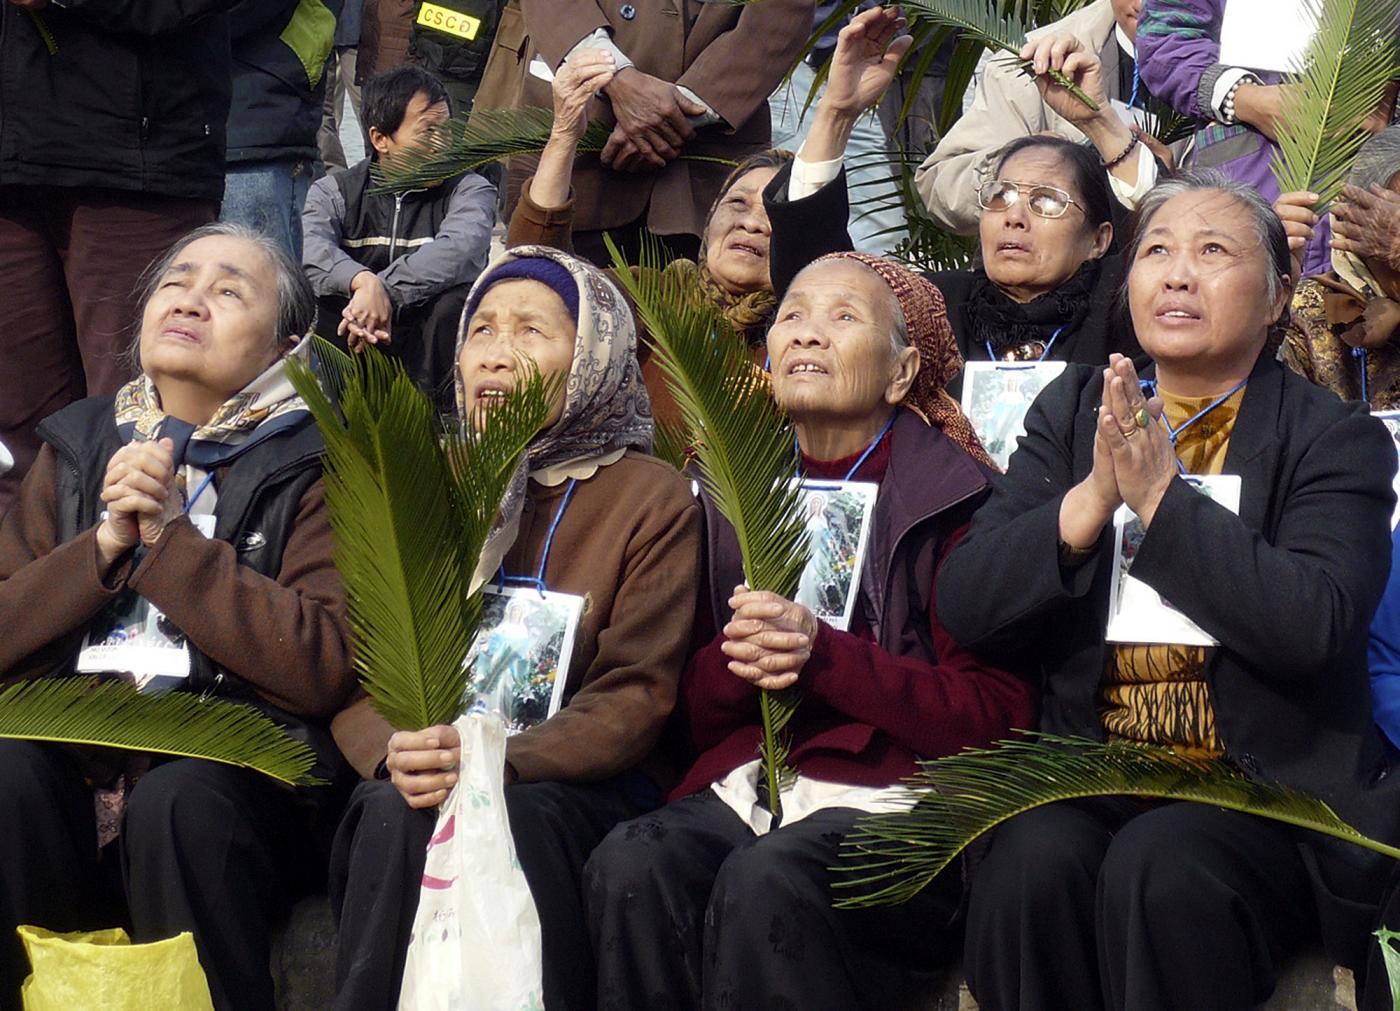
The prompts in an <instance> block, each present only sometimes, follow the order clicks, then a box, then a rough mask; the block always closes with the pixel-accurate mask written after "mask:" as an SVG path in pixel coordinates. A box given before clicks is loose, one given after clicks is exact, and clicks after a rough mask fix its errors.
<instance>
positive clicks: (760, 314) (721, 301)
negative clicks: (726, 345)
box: [666, 243, 778, 348]
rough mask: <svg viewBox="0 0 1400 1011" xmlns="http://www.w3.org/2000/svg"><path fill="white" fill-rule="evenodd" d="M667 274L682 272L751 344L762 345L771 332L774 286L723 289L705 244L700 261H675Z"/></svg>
mask: <svg viewBox="0 0 1400 1011" xmlns="http://www.w3.org/2000/svg"><path fill="white" fill-rule="evenodd" d="M666 273H668V274H679V275H680V276H681V277H683V278H685V279H686V280H687V281H688V282H689V283H690V284H691V285H693V286H694V287H696V288H697V289H699V290H700V291H701V292H702V293H703V294H704V295H705V297H706V298H707V299H708V300H709V301H711V302H713V303H714V304H715V305H717V306H719V310H720V312H721V313H723V314H724V317H725V319H727V320H729V322H730V324H731V325H732V326H733V327H734V332H735V333H736V334H738V335H739V336H740V337H741V338H743V340H744V343H746V344H747V345H748V346H749V347H751V348H752V347H757V346H758V345H760V344H762V343H763V341H764V339H765V338H766V337H767V335H768V327H769V326H770V325H771V324H772V322H773V314H774V313H776V312H777V311H778V297H777V296H776V295H774V294H773V289H771V288H764V289H763V290H761V291H751V292H749V293H748V294H745V295H735V294H733V293H732V292H730V291H729V290H727V289H726V288H724V287H723V286H722V285H721V284H720V283H719V282H718V281H716V280H715V278H714V275H713V274H711V273H710V268H709V267H708V266H707V265H706V263H705V247H704V245H703V243H702V244H701V247H700V262H699V263H698V264H697V263H694V262H692V261H690V260H672V261H671V262H670V263H668V264H667V265H666Z"/></svg>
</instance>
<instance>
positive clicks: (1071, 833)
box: [964, 799, 1316, 1011]
mask: <svg viewBox="0 0 1400 1011" xmlns="http://www.w3.org/2000/svg"><path fill="white" fill-rule="evenodd" d="M1313 909H1314V903H1313V900H1312V893H1311V888H1310V885H1309V879H1308V875H1307V872H1306V869H1305V867H1304V864H1303V860H1302V857H1301V856H1300V855H1299V852H1298V845H1297V837H1296V835H1295V834H1294V833H1293V832H1292V831H1291V830H1290V829H1288V828H1287V827H1286V826H1283V825H1280V824H1278V823H1276V822H1271V821H1267V820H1264V819H1260V818H1254V817H1251V816H1249V815H1244V814H1239V813H1236V812H1233V811H1225V810H1222V809H1220V808H1214V807H1208V806H1206V805H1203V804H1190V803H1178V804H1165V805H1162V806H1157V807H1147V806H1145V805H1143V804H1141V803H1139V802H1137V801H1133V800H1128V799H1104V800H1094V801H1065V802H1061V803H1058V804H1050V805H1047V806H1045V807H1040V808H1036V809H1035V810H1032V811H1027V812H1026V813H1025V814H1021V815H1018V816H1016V817H1015V818H1013V819H1011V820H1010V821H1008V822H1007V823H1006V824H1004V825H1003V826H1002V827H1001V828H999V829H997V831H996V833H995V835H994V836H993V837H992V841H991V844H990V846H989V848H988V850H987V853H986V856H985V858H984V860H983V862H982V863H981V865H980V866H979V867H978V869H977V873H976V876H975V877H974V879H973V882H972V890H971V898H970V902H969V907H968V914H967V942H966V955H965V959H964V967H965V968H966V970H967V981H968V986H969V988H970V989H971V990H972V995H973V996H974V997H976V998H977V1001H978V1004H979V1005H980V1006H981V1007H982V1008H983V1011H1010V1009H1013V1008H1022V1009H1043V1011H1062V1009H1065V1008H1074V1009H1076V1011H1094V1009H1097V1008H1113V1009H1118V1008H1127V1009H1131V1011H1155V1009H1161V1011H1182V1009H1185V1008H1190V1009H1191V1011H1212V1009H1217V1008H1218V1009H1226V1011H1242V1009H1248V1008H1252V1007H1254V1006H1255V1005H1257V1004H1258V1003H1260V1002H1261V1001H1263V1000H1264V999H1266V998H1267V997H1268V996H1269V994H1270V993H1272V992H1273V989H1274V984H1275V982H1276V977H1277V970H1278V968H1279V966H1280V965H1281V964H1282V963H1283V961H1284V960H1285V959H1286V958H1287V957H1288V956H1289V955H1290V954H1291V953H1292V952H1293V951H1294V950H1296V949H1297V948H1298V947H1299V946H1300V945H1301V944H1302V943H1303V942H1305V941H1306V940H1308V939H1309V937H1310V932H1311V931H1313V930H1315V927H1314V922H1315V920H1316V914H1315V913H1314V912H1313Z"/></svg>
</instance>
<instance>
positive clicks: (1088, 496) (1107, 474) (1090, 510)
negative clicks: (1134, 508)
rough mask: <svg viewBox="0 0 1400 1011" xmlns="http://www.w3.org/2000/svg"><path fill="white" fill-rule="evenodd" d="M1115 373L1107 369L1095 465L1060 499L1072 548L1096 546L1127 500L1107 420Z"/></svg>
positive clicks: (1066, 539)
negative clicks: (1121, 492)
mask: <svg viewBox="0 0 1400 1011" xmlns="http://www.w3.org/2000/svg"><path fill="white" fill-rule="evenodd" d="M1113 374H1114V373H1113V369H1112V368H1107V369H1104V370H1103V398H1102V400H1101V401H1100V404H1099V415H1098V416H1099V424H1098V429H1097V430H1096V431H1095V433H1094V466H1093V469H1092V470H1090V471H1089V476H1088V477H1086V478H1085V479H1084V480H1083V481H1080V482H1079V483H1078V484H1077V485H1075V486H1074V487H1073V488H1071V489H1070V490H1069V491H1067V492H1065V497H1064V498H1063V499H1061V500H1060V540H1061V541H1063V542H1064V543H1065V544H1067V545H1069V546H1070V547H1071V548H1078V549H1085V548H1091V547H1093V545H1094V543H1095V542H1096V541H1097V540H1098V539H1099V535H1100V534H1101V533H1103V528H1104V527H1105V526H1107V525H1108V521H1109V520H1111V519H1113V514H1114V512H1115V511H1116V510H1117V509H1118V507H1119V506H1120V505H1122V504H1123V497H1122V496H1121V495H1119V494H1118V476H1117V475H1116V474H1114V472H1113V453H1112V451H1111V450H1110V448H1109V443H1108V438H1107V436H1106V435H1105V434H1104V424H1103V422H1104V419H1105V418H1107V417H1111V416H1112V413H1113V412H1112V408H1111V407H1110V405H1109V396H1108V394H1109V383H1110V381H1111V380H1112V378H1113Z"/></svg>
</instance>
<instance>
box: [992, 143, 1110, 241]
mask: <svg viewBox="0 0 1400 1011" xmlns="http://www.w3.org/2000/svg"><path fill="white" fill-rule="evenodd" d="M1033 147H1044V148H1049V149H1050V150H1052V151H1054V152H1055V153H1056V154H1058V155H1059V156H1060V157H1061V158H1062V159H1064V162H1065V164H1066V165H1068V166H1069V171H1070V174H1071V175H1072V176H1073V177H1074V188H1075V189H1077V190H1078V191H1079V197H1080V199H1081V200H1083V201H1084V217H1085V218H1086V219H1087V220H1088V222H1089V228H1090V230H1093V229H1096V228H1098V227H1099V226H1100V225H1102V224H1103V223H1104V222H1108V223H1109V224H1112V223H1113V203H1114V196H1113V190H1112V189H1110V188H1109V184H1108V172H1107V171H1106V170H1105V169H1104V167H1103V164H1102V163H1101V162H1100V161H1099V156H1098V153H1097V152H1095V151H1093V150H1091V149H1090V148H1088V147H1086V146H1085V145H1083V144H1076V143H1075V142H1074V141H1072V140H1065V139H1064V138H1063V137H1043V136H1040V135H1033V136H1030V137H1017V138H1016V139H1015V140H1013V141H1011V143H1009V144H1007V145H1006V146H1005V147H1003V148H1002V149H1001V151H1000V152H999V153H998V154H997V160H996V176H997V177H998V178H1000V176H1001V170H1002V168H1003V167H1005V165H1006V163H1007V162H1008V161H1010V160H1011V157H1012V156H1013V155H1017V154H1020V153H1021V152H1022V151H1025V150H1027V149H1028V148H1033Z"/></svg>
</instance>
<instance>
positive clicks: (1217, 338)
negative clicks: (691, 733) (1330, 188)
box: [938, 174, 1400, 1011]
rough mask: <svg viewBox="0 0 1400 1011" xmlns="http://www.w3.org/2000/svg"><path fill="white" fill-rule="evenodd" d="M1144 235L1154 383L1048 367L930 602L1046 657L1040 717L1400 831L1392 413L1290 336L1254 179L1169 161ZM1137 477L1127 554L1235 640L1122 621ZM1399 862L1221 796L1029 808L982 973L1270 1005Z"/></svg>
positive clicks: (1129, 375)
mask: <svg viewBox="0 0 1400 1011" xmlns="http://www.w3.org/2000/svg"><path fill="white" fill-rule="evenodd" d="M1127 259H1128V264H1129V273H1128V285H1127V294H1128V301H1129V307H1130V309H1131V312H1132V316H1133V322H1134V324H1135V326H1136V328H1137V334H1138V338H1139V340H1141V342H1142V346H1143V349H1144V350H1145V351H1146V352H1147V353H1148V354H1149V355H1150V356H1151V357H1152V359H1153V364H1152V365H1151V366H1149V367H1148V368H1147V369H1146V370H1145V372H1144V376H1145V377H1146V378H1147V379H1148V381H1149V383H1152V384H1155V394H1153V395H1149V394H1151V393H1152V391H1151V390H1150V389H1149V390H1146V391H1144V390H1143V389H1142V388H1141V387H1140V385H1139V376H1138V375H1137V374H1136V373H1135V372H1134V370H1133V367H1132V365H1131V363H1130V362H1128V361H1126V360H1125V359H1123V358H1120V357H1117V356H1114V357H1113V358H1112V360H1111V361H1110V362H1109V364H1108V367H1107V368H1103V369H1095V368H1091V367H1088V366H1070V367H1069V368H1068V369H1067V370H1066V372H1065V374H1064V375H1063V376H1061V377H1060V378H1059V379H1058V380H1056V381H1055V382H1054V383H1053V384H1051V385H1050V386H1049V387H1047V388H1046V389H1045V391H1044V392H1043V393H1042V395H1041V396H1040V398H1039V399H1038V400H1037V401H1036V402H1035V404H1034V406H1033V407H1032V408H1031V411H1030V414H1029V415H1028V417H1027V419H1026V428H1027V432H1028V434H1027V436H1026V437H1025V439H1024V440H1023V441H1022V443H1021V448H1020V449H1019V450H1018V451H1017V453H1016V455H1015V456H1014V457H1013V458H1012V461H1011V467H1010V469H1009V471H1008V472H1007V475H1006V478H1005V480H1004V481H1003V482H1002V483H1000V484H999V485H997V486H996V488H995V490H994V491H993V493H992V497H991V499H990V501H989V502H988V503H987V505H986V506H984V507H983V508H982V510H981V511H979V512H978V513H977V515H976V516H974V517H973V520H972V527H971V530H970V532H969V534H968V536H967V538H966V540H965V541H964V542H963V543H962V544H960V545H959V546H958V547H956V548H955V549H954V550H953V552H952V554H951V555H950V556H949V558H948V560H947V562H946V563H945V564H944V570H943V573H942V575H941V578H940V582H939V586H938V590H939V613H940V614H941V615H942V616H943V618H944V620H945V621H946V623H947V625H948V627H949V629H950V631H951V632H952V633H953V635H954V636H955V637H957V638H958V639H959V641H961V642H963V643H965V644H966V645H968V646H969V647H971V648H973V649H979V650H982V651H986V652H988V653H989V654H990V655H992V656H998V657H1001V658H1003V661H1004V662H1008V663H1018V662H1019V663H1024V664H1028V665H1033V667H1034V669H1038V670H1039V671H1040V672H1041V677H1042V679H1043V696H1042V697H1043V700H1044V702H1043V717H1042V726H1043V729H1044V730H1045V731H1047V732H1050V733H1054V734H1061V735H1077V736H1084V737H1092V738H1098V739H1117V740H1124V741H1131V742H1139V743H1142V744H1150V745H1157V746H1161V747H1167V748H1171V749H1174V750H1176V751H1178V752H1184V753H1188V754H1192V755H1198V756H1205V757H1211V758H1216V759H1220V760H1223V761H1225V762H1227V763H1230V764H1231V765H1234V766H1235V767H1236V768H1238V769H1239V771H1240V772H1242V773H1243V774H1244V775H1246V776H1249V777H1251V778H1255V779H1258V780H1260V781H1261V782H1279V783H1282V784H1284V785H1285V786H1289V787H1293V788H1295V789H1298V790H1302V791H1305V792H1307V793H1310V794H1312V795H1314V796H1318V797H1321V798H1324V799H1325V800H1326V801H1327V802H1328V803H1329V804H1330V805H1332V807H1333V808H1334V809H1335V810H1336V811H1337V813H1338V814H1339V815H1341V817H1342V818H1344V819H1346V820H1347V821H1349V822H1350V823H1351V824H1353V825H1356V826H1357V827H1359V828H1360V829H1361V831H1363V832H1365V833H1368V834H1370V835H1372V836H1374V837H1378V838H1382V839H1387V840H1394V839H1395V838H1396V836H1397V834H1400V832H1398V831H1397V830H1400V825H1397V821H1398V820H1400V819H1398V818H1397V815H1400V804H1396V803H1395V801H1394V800H1393V799H1391V800H1385V801H1382V800H1381V798H1379V797H1378V796H1377V795H1376V794H1377V784H1378V783H1379V781H1380V780H1381V779H1383V778H1384V777H1385V775H1386V773H1387V760H1386V758H1385V754H1384V751H1383V749H1382V745H1381V741H1380V738H1379V736H1378V732H1377V731H1376V728H1375V726H1374V724H1373V722H1372V718H1371V707H1370V701H1369V694H1368V686H1367V671H1366V632H1367V623H1368V622H1369V620H1370V617H1371V614H1372V612H1373V610H1374V609H1375V606H1376V602H1377V600H1378V599H1379V596H1380V593H1381V591H1382V589H1383V587H1384V585H1385V579H1386V568H1387V565H1386V558H1387V557H1388V554H1387V547H1388V544H1389V540H1388V533H1389V517H1390V512H1389V510H1390V508H1391V505H1392V502H1393V496H1392V495H1391V493H1390V491H1389V490H1388V488H1387V484H1388V482H1389V481H1390V474H1389V472H1388V470H1386V468H1383V467H1377V466H1376V465H1375V463H1374V461H1375V460H1376V459H1380V458H1382V457H1383V454H1384V451H1385V441H1386V438H1387V435H1386V432H1385V430H1384V428H1383V427H1382V426H1381V425H1380V424H1379V423H1378V422H1376V421H1374V420H1373V419H1371V418H1368V417H1367V416H1366V413H1365V409H1364V408H1363V407H1361V406H1358V405H1355V404H1347V403H1343V402H1342V401H1340V400H1338V399H1337V397H1336V396H1335V395H1333V394H1331V393H1330V392H1328V391H1325V390H1319V389H1317V388H1316V387H1313V386H1311V385H1309V384H1308V383H1307V382H1306V381H1304V380H1302V379H1301V378H1299V377H1298V376H1296V375H1295V374H1293V373H1292V372H1290V371H1288V370H1287V369H1285V368H1284V367H1283V366H1282V365H1281V364H1279V363H1278V362H1277V361H1276V360H1275V350H1276V348H1277V341H1278V339H1279V337H1280V335H1281V334H1280V324H1281V322H1282V320H1283V317H1284V313H1285V310H1286V306H1287V303H1288V296H1289V287H1290V282H1289V255H1288V241H1287V237H1286V236H1285V233H1284V230H1283V226H1282V224H1281V223H1280V222H1279V219H1278V217H1277V216H1276V215H1275V214H1274V213H1273V211H1272V210H1271V209H1270V208H1269V207H1268V205H1267V204H1266V203H1264V201H1263V200H1262V198H1260V197H1259V196H1258V194H1257V193H1255V191H1253V190H1251V189H1248V188H1246V187H1243V186H1240V185H1239V184H1236V183H1231V182H1228V181H1226V180H1225V179H1224V178H1223V177H1221V176H1217V175H1213V174H1201V175H1191V174H1188V175H1185V176H1182V177H1180V178H1178V179H1174V180H1172V181H1169V182H1166V183H1163V184H1161V185H1159V186H1158V187H1157V188H1156V189H1155V190H1153V192H1152V193H1151V194H1149V196H1148V197H1147V198H1146V200H1145V201H1144V203H1143V205H1142V207H1141V208H1140V211H1139V216H1138V221H1137V223H1136V228H1135V231H1134V235H1133V239H1132V243H1131V245H1130V247H1129V250H1128V253H1127ZM1221 474H1224V475H1237V476H1238V478H1239V480H1240V489H1241V492H1240V501H1239V508H1238V512H1235V511H1232V510H1231V509H1229V508H1227V507H1226V506H1225V505H1222V504H1221V503H1220V502H1217V501H1213V500H1212V499H1211V498H1210V497H1208V496H1207V495H1203V494H1200V493H1198V492H1197V490H1196V489H1195V488H1194V487H1193V484H1192V482H1188V480H1187V478H1188V477H1191V478H1192V479H1193V480H1195V479H1196V478H1197V476H1200V475H1221ZM1217 480H1219V479H1217ZM1122 505H1126V506H1127V507H1128V508H1129V509H1131V510H1132V511H1133V512H1134V513H1136V514H1137V516H1138V518H1139V521H1140V524H1141V527H1142V529H1143V533H1142V536H1141V540H1140V542H1138V543H1137V544H1136V546H1135V551H1134V552H1133V560H1132V574H1133V576H1135V577H1136V578H1137V579H1139V580H1141V581H1142V582H1143V583H1145V584H1146V585H1147V586H1148V587H1150V588H1151V589H1152V590H1154V591H1156V592H1157V593H1158V594H1160V595H1161V596H1162V598H1164V599H1165V600H1166V601H1169V602H1170V605H1171V606H1172V607H1173V608H1174V609H1175V610H1176V611H1178V612H1180V613H1181V614H1184V615H1185V616H1186V617H1187V618H1189V619H1190V620H1191V621H1192V622H1194V623H1196V625H1198V626H1199V627H1200V629H1202V630H1203V631H1204V632H1205V633H1207V634H1208V636H1209V637H1211V638H1213V639H1214V640H1216V641H1217V642H1218V645H1215V646H1194V645H1184V644H1146V643H1134V642H1108V641H1106V637H1105V618H1106V616H1107V614H1108V608H1109V593H1110V583H1111V581H1112V580H1113V579H1114V578H1115V576H1116V565H1115V561H1114V550H1113V540H1114V538H1113V534H1114V525H1113V516H1114V514H1115V512H1116V511H1117V510H1118V509H1119V508H1120V506H1122ZM1388 870H1389V868H1388V867H1387V866H1384V865H1383V862H1382V861H1380V859H1379V858H1376V859H1374V860H1373V859H1372V858H1371V855H1370V854H1369V853H1368V852H1367V851H1364V850H1360V849H1356V848H1354V847H1347V846H1339V845H1335V844H1332V843H1330V842H1327V841H1325V840H1323V839H1322V838H1321V837H1318V836H1313V835H1310V834H1308V833H1306V832H1302V831H1298V830H1294V829H1291V828H1288V827H1285V826H1283V825H1281V824H1279V823H1276V822H1272V821H1266V820H1262V819H1257V818H1253V817H1250V816H1247V815H1243V814H1238V813H1234V812H1229V811H1225V810H1221V809H1218V808H1214V807H1209V806H1205V805H1198V804H1191V803H1151V802H1144V801H1140V800H1135V799H1129V798H1104V799H1095V800H1083V801H1064V802H1059V803H1054V804H1050V805H1046V806H1043V807H1039V808H1035V809H1033V810H1030V811H1027V812H1025V813H1023V814H1021V815H1018V816H1017V817H1015V818H1012V819H1011V820H1010V821H1008V822H1006V823H1005V824H1004V825H1003V826H1002V827H1000V828H999V829H998V830H997V831H996V832H995V833H994V834H993V835H992V837H991V841H990V847H989V849H988V851H987V855H986V858H985V860H984V862H983V863H982V865H981V866H980V868H979V869H978V871H977V875H976V878H975V880H974V882H973V885H972V889H971V897H970V905H969V912H968V930H967V940H966V966H967V972H968V982H969V986H970V988H971V989H972V992H973V994H974V996H975V997H976V998H977V1000H978V1002H979V1003H980V1005H981V1006H982V1007H983V1008H985V1009H988V1011H1003V1009H1007V1008H1046V1009H1048V1008H1071V1007H1072V1008H1077V1009H1092V1008H1102V1007H1105V1006H1107V1007H1110V1008H1132V1009H1134V1011H1152V1009H1175V1008H1193V1009H1203V1008H1246V1007H1253V1006H1254V1005H1256V1004H1257V1003H1258V1002H1260V1001H1262V1000H1264V999H1265V998H1266V997H1267V996H1268V995H1269V993H1270V992H1271V991H1272V989H1273V987H1274V982H1275V979H1276V977H1277V972H1278V968H1279V966H1280V965H1281V964H1282V961H1283V960H1284V959H1285V958H1286V957H1287V956H1288V955H1289V954H1290V953H1291V952H1292V951H1293V950H1295V949H1296V948H1297V946H1298V945H1299V944H1301V943H1302V942H1304V941H1305V940H1306V939H1308V938H1310V937H1312V936H1313V935H1314V934H1315V933H1316V932H1317V930H1318V924H1319V921H1320V922H1321V923H1322V924H1323V925H1324V931H1323V933H1324V939H1325V940H1326V942H1327V945H1328V947H1329V950H1330V951H1331V954H1332V955H1333V956H1334V957H1335V958H1337V959H1338V961H1340V962H1342V963H1343V964H1345V965H1350V966H1354V967H1357V968H1359V967H1360V966H1361V964H1362V962H1363V961H1364V957H1365V950H1366V949H1365V946H1366V943H1367V941H1368V937H1367V932H1368V930H1369V929H1370V927H1371V924H1370V917H1371V916H1372V915H1373V913H1372V904H1373V903H1374V902H1375V900H1376V899H1377V898H1378V897H1379V894H1380V891H1381V885H1382V884H1383V881H1384V874H1385V873H1387V872H1388ZM1378 982H1379V983H1380V985H1382V986H1384V978H1383V975H1382V976H1381V978H1380V979H1379V981H1378Z"/></svg>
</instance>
